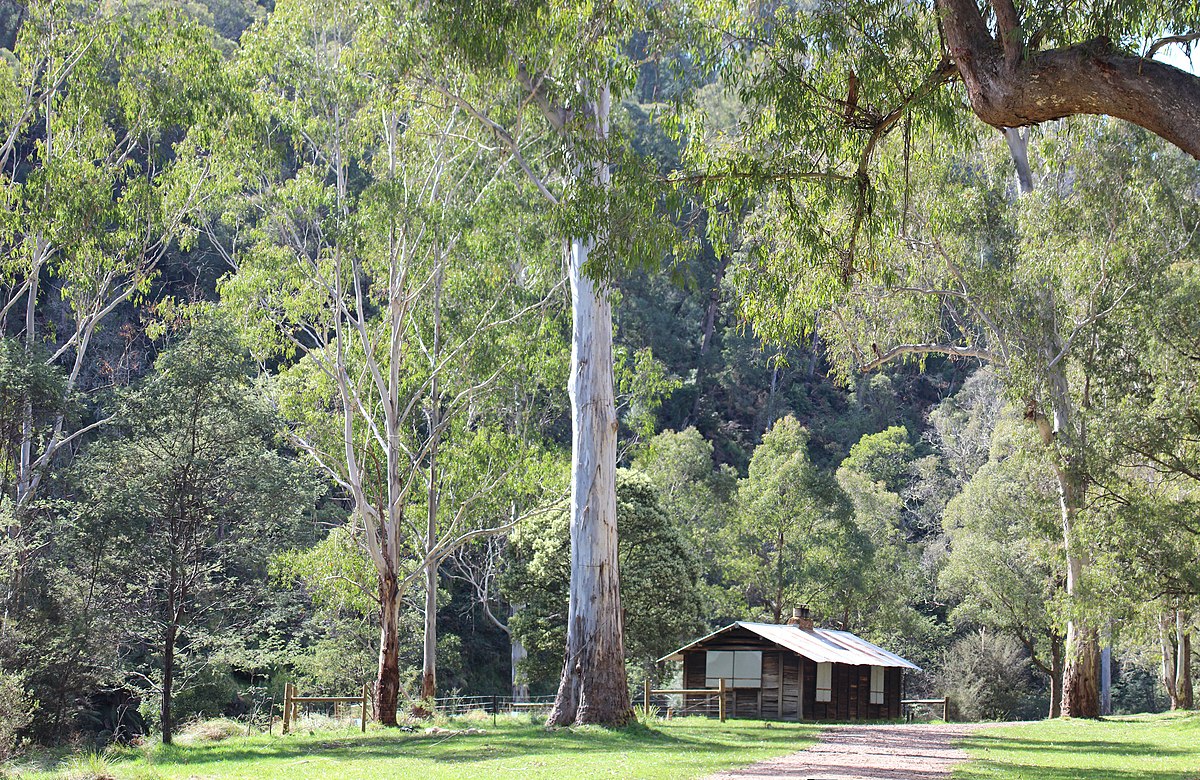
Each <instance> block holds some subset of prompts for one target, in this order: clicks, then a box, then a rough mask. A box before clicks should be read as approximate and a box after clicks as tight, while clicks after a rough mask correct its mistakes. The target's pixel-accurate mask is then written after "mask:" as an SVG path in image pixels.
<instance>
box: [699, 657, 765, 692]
mask: <svg viewBox="0 0 1200 780" xmlns="http://www.w3.org/2000/svg"><path fill="white" fill-rule="evenodd" d="M721 678H724V679H725V685H726V686H728V687H730V688H761V687H762V651H761V650H709V651H708V653H707V654H706V655H705V658H704V685H705V687H708V688H716V687H717V686H718V685H719V684H720V680H721Z"/></svg>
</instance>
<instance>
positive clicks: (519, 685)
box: [508, 606, 529, 702]
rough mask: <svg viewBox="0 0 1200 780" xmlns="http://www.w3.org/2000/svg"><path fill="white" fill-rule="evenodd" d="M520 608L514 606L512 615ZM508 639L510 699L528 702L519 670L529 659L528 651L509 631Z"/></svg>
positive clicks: (525, 687) (526, 691)
mask: <svg viewBox="0 0 1200 780" xmlns="http://www.w3.org/2000/svg"><path fill="white" fill-rule="evenodd" d="M520 609H521V607H516V606H514V607H513V609H512V614H514V615H515V614H517V612H518V611H519V610H520ZM508 639H509V643H510V644H509V656H508V657H509V663H510V664H511V666H510V669H511V675H512V677H511V680H512V699H513V701H515V702H527V701H529V683H528V682H527V681H526V680H525V673H524V672H523V671H522V670H521V663H522V662H523V661H524V660H525V659H526V658H528V657H529V651H528V650H526V649H525V645H524V643H522V642H521V640H520V639H518V638H517V637H516V635H515V634H513V633H512V632H511V631H509V632H508Z"/></svg>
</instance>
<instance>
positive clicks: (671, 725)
mask: <svg viewBox="0 0 1200 780" xmlns="http://www.w3.org/2000/svg"><path fill="white" fill-rule="evenodd" d="M466 726H473V727H477V728H482V729H484V730H485V732H486V733H484V734H472V735H466V734H462V735H458V736H452V737H449V738H447V737H446V736H445V735H425V734H423V733H415V734H409V733H404V732H400V731H396V730H385V729H378V730H369V731H368V732H367V733H366V734H360V733H358V732H357V731H321V732H316V733H311V734H309V733H304V734H295V735H291V736H288V737H279V736H278V731H277V732H276V736H274V737H270V736H266V735H260V736H254V737H248V738H246V737H233V738H230V739H226V740H223V741H220V742H213V743H205V744H200V745H197V746H193V747H184V746H169V747H164V746H161V745H159V746H155V747H153V748H152V749H144V750H142V751H136V750H129V751H126V752H123V753H121V754H118V755H117V756H116V758H115V759H113V760H112V761H110V762H109V764H108V766H107V767H106V768H104V769H105V771H106V772H107V773H109V774H111V775H112V776H113V777H116V778H122V779H124V778H134V779H136V780H151V778H197V779H203V780H208V779H209V778H214V779H215V778H252V779H253V780H265V779H266V778H276V777H280V778H285V777H286V778H300V777H303V778H329V780H357V779H359V778H361V779H362V780H377V779H378V778H417V779H418V780H437V779H438V778H486V780H499V779H500V778H514V780H516V779H518V778H564V779H565V778H587V780H597V779H598V778H606V777H619V778H690V777H700V776H703V775H705V774H707V773H709V772H713V771H716V770H720V769H725V768H728V767H732V766H739V765H743V764H748V763H751V762H753V761H758V760H760V759H763V758H769V757H771V756H777V755H781V754H784V753H790V752H792V751H795V750H802V749H804V748H805V747H807V746H808V745H809V744H811V742H812V740H813V739H814V738H815V737H816V735H817V734H819V733H820V730H821V729H820V727H819V726H812V725H805V724H782V723H767V722H764V721H745V720H737V721H733V720H731V721H728V722H726V723H720V722H718V721H715V720H709V719H707V718H676V719H672V720H670V721H659V722H657V723H655V724H654V725H653V726H649V727H647V726H643V725H634V726H631V727H629V728H625V729H616V730H606V729H599V728H590V727H589V728H581V729H564V730H559V731H555V732H548V731H546V730H545V729H544V728H542V727H541V726H538V725H534V724H531V723H530V722H529V720H528V718H527V717H526V718H524V719H523V722H522V721H518V720H511V719H510V720H506V719H505V718H501V719H500V722H499V725H497V726H495V727H493V726H492V723H491V720H490V719H488V720H486V721H472V722H470V723H451V724H450V728H464V727H466ZM97 768H100V767H97ZM64 769H65V765H64V766H60V767H59V768H57V770H54V769H49V768H46V767H42V768H40V769H39V770H37V771H31V769H30V768H26V769H25V770H21V769H19V768H18V774H17V775H16V776H17V777H19V778H22V780H26V778H28V779H29V780H33V779H34V778H53V777H68V776H70V774H71V773H70V772H67V771H64ZM92 774H93V776H95V774H97V773H95V772H94V771H93V773H92ZM101 774H102V773H101ZM87 776H88V773H87V772H77V773H75V777H76V778H77V780H85V779H86V778H87Z"/></svg>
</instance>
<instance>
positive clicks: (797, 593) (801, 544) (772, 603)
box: [726, 417, 871, 622]
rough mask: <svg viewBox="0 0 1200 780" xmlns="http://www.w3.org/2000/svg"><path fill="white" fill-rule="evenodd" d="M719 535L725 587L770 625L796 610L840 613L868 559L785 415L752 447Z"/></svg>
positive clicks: (864, 543)
mask: <svg viewBox="0 0 1200 780" xmlns="http://www.w3.org/2000/svg"><path fill="white" fill-rule="evenodd" d="M726 534H727V536H726V539H727V540H728V543H727V545H728V546H727V549H728V551H729V554H730V559H729V563H728V564H727V566H728V568H729V570H730V576H729V580H730V582H731V584H733V587H735V588H737V590H738V591H740V592H741V593H742V594H743V597H744V598H745V600H746V603H747V605H748V606H749V607H750V608H751V610H753V611H756V612H757V611H758V610H760V609H766V610H767V611H768V613H769V615H770V616H771V618H772V620H773V621H774V622H780V619H781V617H783V616H784V614H785V610H790V609H791V608H792V607H793V606H796V605H801V604H807V605H811V606H813V607H814V608H816V609H817V610H818V611H819V612H824V613H826V614H832V615H838V614H841V613H842V612H843V611H844V609H845V608H847V607H848V605H849V603H850V602H852V601H853V600H854V597H855V595H856V594H857V592H858V590H859V588H860V587H861V581H860V574H861V572H862V571H863V570H864V569H865V567H866V566H868V565H869V561H870V555H871V551H870V543H869V540H868V539H866V538H865V537H864V536H863V535H862V533H861V532H860V531H859V530H858V528H857V527H855V525H854V521H853V513H852V510H851V506H850V502H849V501H848V500H847V499H846V496H845V494H844V493H842V491H841V489H840V488H839V487H838V485H837V482H836V481H835V480H834V479H833V477H832V476H831V475H830V474H828V473H827V472H823V471H821V470H820V469H818V468H817V467H816V466H815V465H813V463H812V460H811V459H810V457H809V454H808V431H807V430H806V429H804V428H803V427H802V426H801V425H800V423H799V422H797V421H796V420H795V419H794V418H792V417H785V418H783V419H782V420H779V421H778V422H776V423H775V425H774V426H773V427H772V428H771V430H769V431H768V432H767V433H766V434H765V435H764V436H763V440H762V444H760V445H759V446H758V448H757V449H755V451H754V455H753V457H752V458H751V459H750V470H749V475H748V476H747V477H746V479H743V480H741V481H740V482H739V483H738V492H737V511H736V514H735V519H734V522H733V523H731V524H730V525H729V526H728V528H727V529H726Z"/></svg>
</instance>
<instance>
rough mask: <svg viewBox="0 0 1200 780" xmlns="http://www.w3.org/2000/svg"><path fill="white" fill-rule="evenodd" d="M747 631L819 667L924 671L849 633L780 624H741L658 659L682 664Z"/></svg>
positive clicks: (714, 632) (709, 635)
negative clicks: (722, 638)
mask: <svg viewBox="0 0 1200 780" xmlns="http://www.w3.org/2000/svg"><path fill="white" fill-rule="evenodd" d="M739 626H740V627H741V628H744V629H745V630H747V631H750V632H751V633H753V634H756V635H757V636H759V637H761V638H762V639H765V640H767V641H768V642H771V643H772V644H775V645H778V646H780V647H783V648H785V649H787V650H791V651H792V652H794V653H796V654H798V655H802V656H804V657H805V658H808V659H809V660H812V661H816V662H817V663H837V664H850V665H854V666H894V667H899V668H901V669H912V670H914V671H920V667H919V666H917V665H916V664H914V663H912V662H910V661H907V660H905V659H903V658H901V657H900V656H898V655H896V654H895V653H891V652H888V651H887V650H884V649H883V648H882V647H879V646H878V645H875V644H872V643H871V642H868V641H867V640H865V639H863V638H862V637H860V636H856V635H855V634H852V633H850V632H849V631H840V630H837V629H832V628H811V629H805V628H800V627H798V626H789V625H779V624H776V623H755V622H751V621H746V620H739V621H737V622H736V623H730V624H729V625H727V626H725V627H724V628H719V629H717V630H716V631H713V632H712V633H710V634H708V635H706V636H703V637H701V638H700V639H697V640H695V641H694V642H690V643H688V644H686V645H684V646H683V647H681V648H679V649H678V650H676V651H675V652H673V653H670V654H668V655H665V656H663V657H662V658H660V659H658V660H660V661H668V660H678V657H679V655H680V653H682V652H684V651H685V650H689V649H691V648H693V647H695V646H696V645H699V644H702V643H703V642H705V641H707V640H709V639H711V638H713V637H715V636H717V635H719V634H723V633H725V632H726V631H729V630H730V629H733V628H736V627H739Z"/></svg>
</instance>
